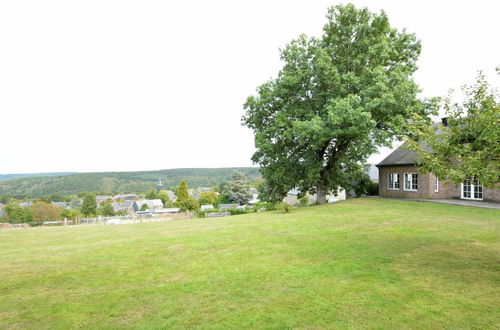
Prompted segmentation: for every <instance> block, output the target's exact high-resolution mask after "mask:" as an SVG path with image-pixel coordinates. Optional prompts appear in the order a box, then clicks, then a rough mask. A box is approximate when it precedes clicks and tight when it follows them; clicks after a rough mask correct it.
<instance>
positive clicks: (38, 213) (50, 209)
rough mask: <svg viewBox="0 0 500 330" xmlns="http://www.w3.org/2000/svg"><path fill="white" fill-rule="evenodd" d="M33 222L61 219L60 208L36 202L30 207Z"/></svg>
mask: <svg viewBox="0 0 500 330" xmlns="http://www.w3.org/2000/svg"><path fill="white" fill-rule="evenodd" d="M31 213H32V215H33V220H34V221H47V220H58V219H60V218H61V208H60V207H57V206H55V205H52V204H50V203H46V202H36V203H34V204H33V205H31Z"/></svg>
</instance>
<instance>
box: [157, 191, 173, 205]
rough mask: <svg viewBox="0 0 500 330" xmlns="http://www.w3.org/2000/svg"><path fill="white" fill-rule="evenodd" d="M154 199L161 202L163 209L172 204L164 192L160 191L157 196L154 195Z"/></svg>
mask: <svg viewBox="0 0 500 330" xmlns="http://www.w3.org/2000/svg"><path fill="white" fill-rule="evenodd" d="M156 198H158V199H160V200H161V202H162V203H163V206H164V207H169V206H170V205H171V204H172V202H171V201H170V197H169V196H168V193H167V192H166V191H165V190H161V191H160V192H159V193H158V194H156Z"/></svg>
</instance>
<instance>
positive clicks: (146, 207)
mask: <svg viewBox="0 0 500 330" xmlns="http://www.w3.org/2000/svg"><path fill="white" fill-rule="evenodd" d="M147 209H148V204H146V203H144V204H142V205H141V209H140V211H146V210H147Z"/></svg>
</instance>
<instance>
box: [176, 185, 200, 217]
mask: <svg viewBox="0 0 500 330" xmlns="http://www.w3.org/2000/svg"><path fill="white" fill-rule="evenodd" d="M176 196H177V200H176V201H175V205H177V207H179V208H180V209H181V210H182V211H194V210H197V209H198V208H199V207H200V205H199V204H198V201H197V200H195V199H193V198H191V197H189V188H188V185H187V182H186V180H182V181H181V184H180V185H179V187H178V188H177V194H176Z"/></svg>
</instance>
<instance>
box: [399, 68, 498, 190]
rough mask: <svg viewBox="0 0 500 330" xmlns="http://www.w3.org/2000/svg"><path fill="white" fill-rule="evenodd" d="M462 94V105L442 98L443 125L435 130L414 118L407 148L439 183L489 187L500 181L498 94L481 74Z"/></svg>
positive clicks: (420, 117) (422, 119)
mask: <svg viewBox="0 0 500 330" xmlns="http://www.w3.org/2000/svg"><path fill="white" fill-rule="evenodd" d="M463 93H464V95H465V99H464V100H463V102H462V103H452V101H451V94H450V95H449V96H448V97H447V98H445V99H444V102H443V105H444V109H445V111H446V116H447V126H440V127H439V128H438V129H436V127H434V126H433V125H430V124H429V120H428V118H426V117H423V116H415V117H414V125H413V129H412V132H411V133H412V135H411V136H410V138H408V139H407V141H406V142H407V146H408V147H409V148H410V149H412V150H414V151H416V152H417V153H418V155H419V158H420V165H421V166H422V168H423V170H425V171H431V172H433V173H434V174H436V175H437V176H438V177H439V178H440V179H442V180H445V179H451V181H454V182H456V183H459V182H464V181H465V180H478V181H480V182H481V183H482V184H483V185H484V186H487V187H493V186H494V185H495V184H496V183H498V182H500V129H499V128H500V103H499V98H498V94H497V93H496V92H494V91H493V90H492V89H491V88H490V86H489V84H488V83H487V81H486V79H485V77H484V75H483V74H482V73H481V72H480V73H479V74H478V77H477V80H476V83H475V85H473V86H464V87H463Z"/></svg>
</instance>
